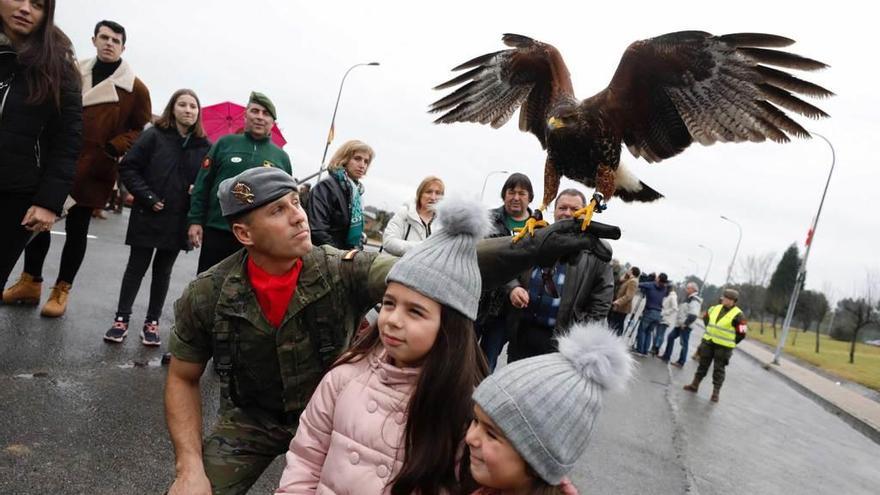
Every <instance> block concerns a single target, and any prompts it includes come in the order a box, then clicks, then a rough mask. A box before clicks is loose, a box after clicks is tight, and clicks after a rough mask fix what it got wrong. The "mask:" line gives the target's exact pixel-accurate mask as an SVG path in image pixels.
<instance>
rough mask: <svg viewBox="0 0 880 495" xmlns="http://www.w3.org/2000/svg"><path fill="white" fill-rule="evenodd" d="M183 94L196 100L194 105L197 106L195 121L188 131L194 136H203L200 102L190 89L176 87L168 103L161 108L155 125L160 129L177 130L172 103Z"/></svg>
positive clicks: (174, 103)
mask: <svg viewBox="0 0 880 495" xmlns="http://www.w3.org/2000/svg"><path fill="white" fill-rule="evenodd" d="M183 95H188V96H192V97H193V99H194V100H196V106H198V107H199V116H198V117H196V123H195V124H193V125H192V126H190V128H189V132H191V133H192V134H193V135H194V136H196V137H205V129H204V127H202V102H201V100H199V97H198V96H196V92H195V91H193V90H191V89H186V88H184V89H178V90H177V91H175V92H174V94H173V95H171V99H170V100H168V104H167V105H165V110H162V115H160V116H159V120H157V121H156V127H158V128H160V129H174V130H177V119H176V118H175V117H174V105H176V104H177V99H178V98H180V97H181V96H183Z"/></svg>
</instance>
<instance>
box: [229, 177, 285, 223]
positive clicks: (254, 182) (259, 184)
mask: <svg viewBox="0 0 880 495" xmlns="http://www.w3.org/2000/svg"><path fill="white" fill-rule="evenodd" d="M296 190H297V188H296V180H295V179H294V178H293V177H291V176H290V174H288V173H287V172H285V171H283V170H281V169H280V168H275V167H257V168H251V169H248V170H245V171H244V172H242V173H240V174H238V175H236V176H235V177H230V178H228V179H226V180H224V181H223V182H221V183H220V187H219V188H217V199H219V200H220V211H221V213H222V214H223V216H224V217H230V216H235V215H240V214H242V213H247V212H249V211H251V210H255V209H257V208H259V207H261V206H263V205H265V204H267V203H271V202H272V201H275V200H276V199H278V198H280V197H282V196H284V195H285V194H287V193H289V192H290V191H296Z"/></svg>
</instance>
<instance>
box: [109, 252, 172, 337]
mask: <svg viewBox="0 0 880 495" xmlns="http://www.w3.org/2000/svg"><path fill="white" fill-rule="evenodd" d="M155 251H156V256H155V258H154V257H153V248H148V247H137V246H132V247H131V254H130V255H129V257H128V265H126V266H125V274H124V275H122V288H121V289H120V290H119V305H118V306H117V307H116V317H117V318H122V319H124V320H125V321H128V319H129V317H130V316H131V307H132V305H133V304H134V300H135V298H136V297H137V293H138V290H139V289H140V288H141V282H142V281H143V279H144V275H145V274H146V273H147V268H148V267H149V266H150V260H152V262H153V281H152V282H151V283H150V303H149V306H148V307H147V317H146V320H147V321H159V317H161V316H162V307H163V306H164V305H165V296H167V295H168V285H169V284H170V283H171V269H172V268H173V267H174V261H175V260H176V259H177V255H178V253H180V251H178V250H174V251H166V250H164V249H156V250H155Z"/></svg>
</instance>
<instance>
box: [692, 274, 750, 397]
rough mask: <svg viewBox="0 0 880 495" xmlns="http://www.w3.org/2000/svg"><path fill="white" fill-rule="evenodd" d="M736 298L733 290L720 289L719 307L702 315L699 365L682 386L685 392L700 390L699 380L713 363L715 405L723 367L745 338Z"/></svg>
mask: <svg viewBox="0 0 880 495" xmlns="http://www.w3.org/2000/svg"><path fill="white" fill-rule="evenodd" d="M737 299H739V293H738V292H737V291H735V290H733V289H724V292H723V293H722V295H721V304H716V305H715V306H712V307H711V308H709V309H708V311H706V313H705V314H704V315H703V322H704V323H705V324H706V333H704V334H703V341H702V342H701V344H700V348H699V350H698V352H699V355H700V365H699V366H698V367H697V372H696V373H695V374H694V381H693V382H692V383H691V384H690V385H685V386H684V389H685V390H687V391H689V392H696V391H697V390H698V389H699V388H700V382H701V381H702V380H703V377H705V376H706V374H707V373H708V372H709V365H710V364H712V361H714V362H715V365H714V366H713V368H712V385H714V386H715V388H714V390H713V391H712V398H711V401H712V402H718V395H719V393H720V391H721V384H723V383H724V368H726V367H727V363H729V362H730V356H732V355H733V349H734V348H735V347H736V345H737V344H738V343H739V342H740V341H741V340H742V339H744V338H745V337H746V331H747V326H746V318H745V316H744V315H743V312H742V310H741V309H739V308H738V307H737V306H736V301H737Z"/></svg>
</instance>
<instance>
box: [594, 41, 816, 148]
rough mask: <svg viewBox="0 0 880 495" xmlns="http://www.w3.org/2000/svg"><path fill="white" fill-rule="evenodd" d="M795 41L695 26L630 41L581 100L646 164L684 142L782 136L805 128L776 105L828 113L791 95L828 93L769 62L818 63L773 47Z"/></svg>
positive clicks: (804, 134)
mask: <svg viewBox="0 0 880 495" xmlns="http://www.w3.org/2000/svg"><path fill="white" fill-rule="evenodd" d="M792 43H794V41H792V40H790V39H788V38H783V37H780V36H775V35H769V34H754V33H740V34H728V35H725V36H713V35H711V34H709V33H704V32H700V31H684V32H679V33H671V34H666V35H663V36H659V37H656V38H652V39H648V40H644V41H637V42H635V43H633V44H631V45H630V46H629V47H628V48H627V50H626V53H624V55H623V57H622V59H621V61H620V65H619V66H618V68H617V72H615V74H614V77H613V79H612V80H611V83H610V84H609V85H608V87H607V88H606V89H605V90H604V91H603V92H601V93H599V94H598V95H596V96H595V97H593V98H590V99H588V100H585V101H584V102H583V105H599V106H600V107H601V110H603V113H605V114H606V115H608V116H609V117H610V118H611V120H613V123H612V125H613V126H614V127H616V128H617V129H618V132H620V135H622V137H623V140H624V142H625V143H626V144H627V146H628V147H629V150H630V152H632V154H633V155H635V156H637V157H642V158H644V159H645V160H647V161H649V162H655V161H660V160H663V159H664V158H669V157H671V156H674V155H676V154H678V153H679V152H681V151H682V150H684V149H685V148H687V147H688V146H689V145H690V144H691V142H693V141H697V142H699V143H700V144H704V145H709V144H712V143H715V142H718V141H721V142H737V141H755V142H759V141H764V140H765V139H767V138H769V139H771V140H773V141H777V142H786V141H788V140H789V138H788V136H787V134H790V135H794V136H798V137H808V136H809V133H808V132H807V131H806V130H805V129H804V128H803V127H802V126H801V125H800V124H798V123H797V122H795V121H794V120H793V119H791V118H790V117H788V116H787V115H786V114H785V113H784V112H783V111H782V110H780V109H779V108H778V107H782V108H784V109H787V110H790V111H792V112H796V113H799V114H801V115H805V116H807V117H810V118H819V117H827V116H828V114H826V113H825V112H823V111H822V110H821V109H819V108H817V107H815V106H813V105H811V104H809V103H806V102H805V101H803V100H801V99H799V98H797V97H796V96H794V95H793V94H792V93H800V94H803V95H807V96H811V97H826V96H831V95H832V94H833V93H831V92H830V91H828V90H827V89H825V88H822V87H821V86H818V85H816V84H813V83H810V82H807V81H803V80H801V79H798V78H796V77H793V76H792V75H790V74H788V73H786V72H783V71H781V70H778V69H774V68H771V67H769V66H777V67H782V68H787V69H800V70H808V71H809V70H816V69H822V68H824V67H826V65H825V64H823V63H821V62H817V61H815V60H811V59H808V58H804V57H801V56H799V55H794V54H791V53H788V52H784V51H779V50H773V49H770V48H777V47H783V46H788V45H790V44H792Z"/></svg>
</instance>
